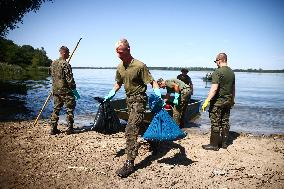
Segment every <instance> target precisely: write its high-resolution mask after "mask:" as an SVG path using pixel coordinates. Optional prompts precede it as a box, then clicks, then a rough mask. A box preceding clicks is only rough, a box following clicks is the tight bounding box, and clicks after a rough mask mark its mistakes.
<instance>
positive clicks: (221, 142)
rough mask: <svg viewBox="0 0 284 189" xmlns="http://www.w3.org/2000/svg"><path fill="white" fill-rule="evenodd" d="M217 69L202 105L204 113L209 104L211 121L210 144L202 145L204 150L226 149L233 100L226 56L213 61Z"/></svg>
mask: <svg viewBox="0 0 284 189" xmlns="http://www.w3.org/2000/svg"><path fill="white" fill-rule="evenodd" d="M214 62H215V63H216V64H217V66H218V69H216V70H215V71H214V72H213V74H212V86H211V89H210V91H209V93H208V97H207V99H206V100H205V102H204V104H203V105H202V110H203V111H205V109H206V107H207V106H208V105H209V103H210V107H209V117H210V120H211V136H210V144H208V145H202V148H204V149H205V150H215V151H217V150H219V147H222V148H224V149H226V148H227V147H228V143H227V140H228V136H229V129H230V125H229V117H230V109H231V107H232V106H233V105H234V99H235V74H234V72H233V71H232V70H231V68H230V67H228V66H227V55H226V54H225V53H220V54H218V55H217V57H216V60H215V61H214Z"/></svg>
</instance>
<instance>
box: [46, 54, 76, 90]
mask: <svg viewBox="0 0 284 189" xmlns="http://www.w3.org/2000/svg"><path fill="white" fill-rule="evenodd" d="M50 74H51V77H52V92H53V94H67V93H71V91H72V89H75V88H76V84H75V81H74V78H73V73H72V68H71V65H70V64H68V62H67V61H66V60H63V59H62V58H59V59H57V60H55V61H54V62H52V64H51V66H50Z"/></svg>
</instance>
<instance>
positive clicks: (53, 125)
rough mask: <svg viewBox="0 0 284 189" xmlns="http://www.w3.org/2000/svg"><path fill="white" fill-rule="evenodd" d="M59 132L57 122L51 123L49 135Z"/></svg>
mask: <svg viewBox="0 0 284 189" xmlns="http://www.w3.org/2000/svg"><path fill="white" fill-rule="evenodd" d="M59 133H60V130H58V129H57V123H52V124H51V130H50V135H57V134H59Z"/></svg>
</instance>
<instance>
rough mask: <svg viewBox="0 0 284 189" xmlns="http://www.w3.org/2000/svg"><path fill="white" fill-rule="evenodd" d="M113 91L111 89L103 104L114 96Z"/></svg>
mask: <svg viewBox="0 0 284 189" xmlns="http://www.w3.org/2000/svg"><path fill="white" fill-rule="evenodd" d="M115 93H116V92H115V90H114V89H112V90H111V91H110V92H109V93H108V95H107V96H105V97H104V102H105V101H107V100H111V99H112V98H113V97H114V96H115Z"/></svg>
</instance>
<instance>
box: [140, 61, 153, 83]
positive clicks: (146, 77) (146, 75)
mask: <svg viewBox="0 0 284 189" xmlns="http://www.w3.org/2000/svg"><path fill="white" fill-rule="evenodd" d="M141 78H142V80H143V82H144V83H145V84H146V85H147V84H148V83H151V82H153V81H154V78H153V77H152V75H151V73H150V71H149V69H148V68H147V66H146V65H145V64H144V66H143V68H142V69H141Z"/></svg>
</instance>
